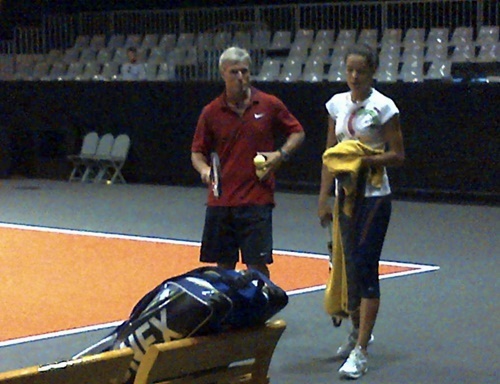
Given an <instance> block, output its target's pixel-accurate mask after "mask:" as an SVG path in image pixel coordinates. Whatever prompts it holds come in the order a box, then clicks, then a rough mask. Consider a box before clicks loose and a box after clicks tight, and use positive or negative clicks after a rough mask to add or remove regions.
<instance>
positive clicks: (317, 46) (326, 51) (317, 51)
mask: <svg viewBox="0 0 500 384" xmlns="http://www.w3.org/2000/svg"><path fill="white" fill-rule="evenodd" d="M309 57H311V58H315V59H317V60H322V61H328V60H329V58H330V48H329V46H328V43H327V42H322V41H318V42H316V41H315V42H314V43H313V45H312V47H311V52H310V53H309Z"/></svg>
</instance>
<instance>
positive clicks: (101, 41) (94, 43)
mask: <svg viewBox="0 0 500 384" xmlns="http://www.w3.org/2000/svg"><path fill="white" fill-rule="evenodd" d="M89 46H90V48H92V49H94V50H95V51H96V52H97V51H98V50H99V49H101V48H104V47H105V46H106V36H104V35H93V36H92V38H91V39H90V44H89Z"/></svg>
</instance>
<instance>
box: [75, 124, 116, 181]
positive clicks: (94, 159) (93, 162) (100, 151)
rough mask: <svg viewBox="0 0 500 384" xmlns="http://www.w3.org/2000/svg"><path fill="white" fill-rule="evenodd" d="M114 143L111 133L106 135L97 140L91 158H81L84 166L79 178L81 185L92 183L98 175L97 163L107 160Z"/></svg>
mask: <svg viewBox="0 0 500 384" xmlns="http://www.w3.org/2000/svg"><path fill="white" fill-rule="evenodd" d="M114 142H115V137H114V136H113V135H112V134H111V133H106V134H105V135H103V136H102V137H101V138H100V139H99V143H98V144H97V149H96V151H95V153H94V154H93V155H92V156H88V157H84V158H82V161H83V165H84V166H85V172H84V173H83V176H82V178H81V182H82V183H86V182H90V181H93V180H94V178H95V177H96V176H97V175H98V173H99V161H100V160H101V159H108V158H109V156H110V154H111V150H112V148H113V143H114Z"/></svg>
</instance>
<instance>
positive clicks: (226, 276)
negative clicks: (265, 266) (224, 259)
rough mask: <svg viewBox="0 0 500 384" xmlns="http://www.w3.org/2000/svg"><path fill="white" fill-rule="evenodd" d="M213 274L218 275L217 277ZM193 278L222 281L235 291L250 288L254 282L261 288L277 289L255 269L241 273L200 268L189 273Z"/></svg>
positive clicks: (216, 268)
mask: <svg viewBox="0 0 500 384" xmlns="http://www.w3.org/2000/svg"><path fill="white" fill-rule="evenodd" d="M213 274H216V275H217V277H215V276H214V275H213ZM188 275H191V276H195V277H198V276H200V275H201V276H203V278H204V279H206V280H207V281H209V282H210V281H213V282H215V281H222V282H223V283H225V284H227V285H228V286H230V287H231V288H234V289H242V288H245V287H247V286H248V284H249V283H250V282H252V281H254V280H257V286H258V287H259V288H261V287H262V286H264V284H265V285H268V286H270V287H276V284H274V283H273V282H272V281H271V280H270V279H269V278H268V277H267V276H266V275H264V274H263V273H261V272H259V271H256V270H255V269H247V270H245V271H244V273H239V272H236V271H234V270H231V269H223V268H220V267H210V266H206V267H199V268H196V269H193V270H192V271H191V272H189V273H188Z"/></svg>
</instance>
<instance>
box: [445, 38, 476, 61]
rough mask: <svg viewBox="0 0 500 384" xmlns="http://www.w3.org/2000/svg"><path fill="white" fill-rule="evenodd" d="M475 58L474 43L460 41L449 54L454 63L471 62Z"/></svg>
mask: <svg viewBox="0 0 500 384" xmlns="http://www.w3.org/2000/svg"><path fill="white" fill-rule="evenodd" d="M475 59H476V48H475V45H474V43H472V42H470V43H461V44H458V45H456V46H455V48H454V49H453V53H452V54H451V61H452V62H454V63H463V62H471V61H475Z"/></svg>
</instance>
